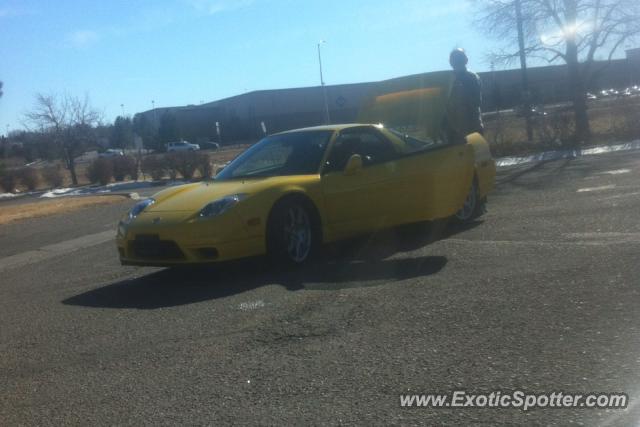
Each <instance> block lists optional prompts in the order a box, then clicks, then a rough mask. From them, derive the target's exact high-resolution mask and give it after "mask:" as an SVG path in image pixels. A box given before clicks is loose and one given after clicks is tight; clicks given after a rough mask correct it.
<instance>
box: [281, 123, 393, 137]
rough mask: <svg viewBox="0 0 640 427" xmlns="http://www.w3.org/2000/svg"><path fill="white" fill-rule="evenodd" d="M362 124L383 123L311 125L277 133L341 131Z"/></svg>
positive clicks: (373, 125) (363, 124) (370, 125)
mask: <svg viewBox="0 0 640 427" xmlns="http://www.w3.org/2000/svg"><path fill="white" fill-rule="evenodd" d="M362 126H369V127H377V128H379V127H381V126H382V125H379V124H372V123H343V124H336V125H321V126H311V127H306V128H300V129H291V130H287V131H284V132H278V133H276V134H275V135H281V134H285V133H292V132H304V131H313V130H330V131H341V130H344V129H348V128H352V127H362Z"/></svg>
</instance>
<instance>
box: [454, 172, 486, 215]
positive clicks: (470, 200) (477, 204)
mask: <svg viewBox="0 0 640 427" xmlns="http://www.w3.org/2000/svg"><path fill="white" fill-rule="evenodd" d="M483 212H484V200H480V196H479V195H478V183H477V182H476V180H475V179H474V180H473V182H472V183H471V188H470V189H469V193H468V194H467V198H466V199H465V201H464V205H462V207H461V208H460V210H459V211H458V212H456V214H455V218H456V219H457V220H458V221H460V222H468V221H471V220H473V219H475V218H477V217H479V216H480V215H482V213H483Z"/></svg>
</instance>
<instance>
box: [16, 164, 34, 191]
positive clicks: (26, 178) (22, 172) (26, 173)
mask: <svg viewBox="0 0 640 427" xmlns="http://www.w3.org/2000/svg"><path fill="white" fill-rule="evenodd" d="M16 172H17V175H18V178H20V183H21V184H22V185H24V186H25V187H26V188H27V189H28V190H29V191H33V190H35V189H36V188H38V184H39V183H40V175H39V174H38V171H37V169H35V168H31V167H26V168H21V169H19V170H17V171H16Z"/></svg>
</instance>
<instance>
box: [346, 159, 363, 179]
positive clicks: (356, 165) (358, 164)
mask: <svg viewBox="0 0 640 427" xmlns="http://www.w3.org/2000/svg"><path fill="white" fill-rule="evenodd" d="M360 169H362V157H361V156H360V154H354V155H352V156H351V157H349V161H348V162H347V165H346V166H345V167H344V174H345V175H355V174H356V173H358V171H359V170H360Z"/></svg>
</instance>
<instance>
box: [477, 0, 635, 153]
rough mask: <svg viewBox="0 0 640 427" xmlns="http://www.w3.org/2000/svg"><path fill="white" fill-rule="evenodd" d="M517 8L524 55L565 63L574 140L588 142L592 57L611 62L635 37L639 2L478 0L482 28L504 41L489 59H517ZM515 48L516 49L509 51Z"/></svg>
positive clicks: (621, 0)
mask: <svg viewBox="0 0 640 427" xmlns="http://www.w3.org/2000/svg"><path fill="white" fill-rule="evenodd" d="M517 2H519V3H520V6H521V10H522V25H523V29H524V35H525V48H524V50H525V53H526V54H527V56H529V57H532V58H542V59H544V60H546V61H548V62H549V63H554V62H558V61H563V62H565V63H566V64H567V72H568V76H567V77H568V80H567V81H568V84H569V90H570V96H571V101H572V103H573V111H574V114H575V122H576V138H577V140H578V141H583V140H586V139H588V138H589V136H590V128H589V117H588V114H587V104H586V99H585V88H586V83H587V82H588V81H589V79H590V78H591V75H592V73H593V72H594V62H595V59H596V58H597V57H604V58H606V59H607V61H611V59H612V58H613V57H614V55H615V54H616V52H618V50H619V49H620V47H622V46H623V44H624V43H625V42H627V41H630V40H633V39H636V38H637V37H638V36H639V35H640V2H639V1H638V0H479V3H480V4H481V6H482V13H481V16H480V18H479V24H480V25H481V28H486V29H487V32H488V33H489V34H490V35H492V36H494V37H496V38H497V39H499V40H503V41H504V43H505V44H504V45H503V48H502V50H501V51H500V52H495V53H494V55H493V59H494V60H495V61H501V62H503V63H508V62H510V61H511V60H514V59H516V58H517V57H518V55H519V53H520V49H519V48H518V44H517V37H516V29H517V23H518V22H517V20H516V3H517ZM514 49H515V50H514Z"/></svg>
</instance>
